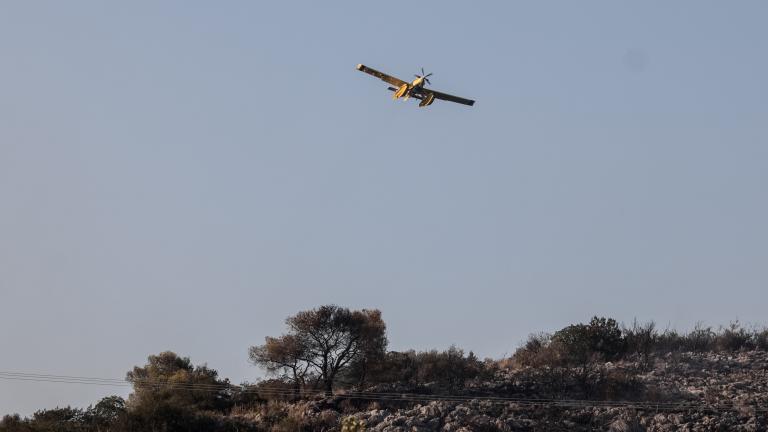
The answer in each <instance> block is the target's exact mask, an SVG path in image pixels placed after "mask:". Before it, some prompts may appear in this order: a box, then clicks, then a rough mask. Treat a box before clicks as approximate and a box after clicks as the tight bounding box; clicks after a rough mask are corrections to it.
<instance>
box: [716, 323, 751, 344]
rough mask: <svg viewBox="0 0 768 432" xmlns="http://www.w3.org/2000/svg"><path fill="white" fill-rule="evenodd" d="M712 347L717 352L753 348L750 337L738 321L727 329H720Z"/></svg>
mask: <svg viewBox="0 0 768 432" xmlns="http://www.w3.org/2000/svg"><path fill="white" fill-rule="evenodd" d="M714 345H715V347H716V349H718V350H719V351H738V350H741V349H751V348H753V347H754V343H753V341H752V335H751V334H749V332H748V331H747V330H746V329H744V328H743V327H741V325H740V324H739V322H738V321H733V322H731V324H730V325H729V326H728V327H727V328H725V329H722V331H721V332H720V334H718V335H717V336H715V338H714Z"/></svg>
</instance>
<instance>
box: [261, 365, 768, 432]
mask: <svg viewBox="0 0 768 432" xmlns="http://www.w3.org/2000/svg"><path fill="white" fill-rule="evenodd" d="M616 377H621V378H620V381H619V378H616ZM553 379H564V380H565V382H564V384H565V385H566V387H568V388H571V385H574V386H576V385H577V384H576V383H573V382H570V380H569V378H567V377H564V376H563V375H562V374H560V373H559V371H554V370H548V371H542V370H531V369H530V368H528V369H519V370H514V369H508V370H500V371H499V372H498V373H497V374H496V377H495V378H494V379H493V380H488V381H484V382H476V383H474V384H473V386H470V387H469V388H468V389H467V390H466V392H464V393H465V394H464V395H461V396H457V397H454V398H453V400H437V401H428V400H424V401H420V402H408V401H403V400H396V401H378V402H376V401H370V400H368V401H367V402H366V404H368V406H367V407H364V408H359V409H358V408H355V406H359V405H360V404H361V403H362V402H361V400H360V399H352V400H354V401H355V402H354V404H351V403H350V402H351V401H352V400H348V399H345V398H344V397H340V396H337V397H334V398H330V399H322V400H316V401H313V402H309V403H307V404H304V405H302V406H301V409H298V410H297V408H298V406H294V407H293V409H291V410H289V411H287V412H286V415H287V416H293V418H294V421H293V422H291V423H292V424H295V425H296V426H299V425H301V426H299V427H309V428H310V429H315V430H322V429H326V430H330V429H336V430H338V428H339V426H338V424H339V419H340V418H342V417H344V416H351V417H353V418H355V419H357V420H359V421H360V422H361V423H363V424H364V425H365V428H366V430H373V431H382V432H400V431H402V432H405V431H424V432H426V431H446V432H450V431H455V432H458V431H538V430H554V431H574V430H584V431H587V430H609V431H764V430H767V428H768V413H767V412H766V411H768V353H766V352H763V351H751V352H741V353H733V354H721V353H677V354H668V355H666V356H663V357H662V358H660V359H657V360H656V361H655V364H654V365H653V366H652V367H651V368H650V370H642V368H640V365H639V363H636V362H630V361H623V362H617V363H604V364H599V365H593V367H592V368H591V370H590V371H588V372H587V377H586V381H587V382H590V383H591V384H590V385H591V386H592V387H591V388H592V389H597V390H600V389H601V385H606V384H607V383H613V384H616V383H620V384H622V385H626V388H623V389H624V390H627V391H628V392H627V393H625V394H613V395H607V394H605V393H603V394H601V395H599V396H601V397H600V398H592V399H591V400H584V399H573V398H571V397H568V395H565V396H563V395H562V394H560V395H557V394H554V393H552V392H551V390H552V388H551V385H552V380H553ZM578 380H579V379H578V378H577V379H576V380H575V381H578ZM599 380H604V381H605V382H603V383H600V382H599ZM612 380H613V381H612ZM582 382H583V381H582ZM560 383H561V384H562V383H563V382H560ZM375 390H384V389H381V388H379V389H375ZM572 390H573V392H577V389H576V388H575V387H574V388H572ZM601 391H604V389H603V390H601ZM472 394H474V396H473V395H472ZM481 394H483V395H484V396H480V395H481ZM582 396H583V395H582ZM594 396H598V395H594ZM606 396H608V397H607V398H606ZM358 397H359V396H358ZM408 397H411V398H413V397H414V396H408ZM425 398H428V397H427V396H425ZM402 399H407V397H403V398H402ZM403 405H405V406H403ZM246 417H248V416H246ZM250 420H252V421H255V422H260V421H264V420H266V419H265V418H264V417H263V416H261V415H259V416H256V417H251V418H250ZM313 425H314V427H313ZM265 426H266V425H265Z"/></svg>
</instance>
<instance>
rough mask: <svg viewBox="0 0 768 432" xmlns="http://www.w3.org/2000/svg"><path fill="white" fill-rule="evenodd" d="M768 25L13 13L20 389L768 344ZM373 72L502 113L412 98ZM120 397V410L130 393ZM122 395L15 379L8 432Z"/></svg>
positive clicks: (0, 138)
mask: <svg viewBox="0 0 768 432" xmlns="http://www.w3.org/2000/svg"><path fill="white" fill-rule="evenodd" d="M766 16H768V3H766V2H762V1H753V2H749V1H740V2H708V1H698V0H697V1H680V2H666V1H657V2H653V1H644V2H634V3H631V2H615V1H601V2H589V1H585V2H570V1H562V2H555V1H552V2H539V1H535V2H534V1H530V2H525V3H523V2H502V1H499V2H485V3H483V2H444V1H440V2H437V1H435V2H430V1H419V2H413V1H408V2H397V1H395V2H361V1H348V2H314V1H313V2H310V1H307V2H289V1H281V2H271V5H268V3H267V2H245V1H243V2H234V1H233V2H193V1H183V2H182V1H178V2H174V1H167V2H155V1H131V2H122V3H117V2H101V1H93V2H85V1H68V2H58V1H49V2H44V1H35V2H26V1H15V2H13V1H7V2H2V3H1V4H0V294H1V295H0V304H2V309H0V347H2V348H0V349H1V350H2V352H0V370H2V371H22V372H42V373H51V374H61V375H82V376H96V377H107V378H122V377H124V375H125V372H126V371H127V370H129V369H130V368H131V367H132V366H134V365H137V364H143V363H144V362H145V360H146V357H147V356H148V355H149V354H153V353H157V352H160V351H163V350H174V351H176V352H178V353H179V354H181V355H185V356H190V357H191V359H192V361H193V362H194V363H203V362H207V363H208V365H209V366H211V367H213V368H215V369H218V370H219V371H220V372H221V374H222V375H224V376H226V377H229V378H231V379H232V380H233V381H234V382H240V381H242V380H254V379H256V378H258V377H259V376H260V375H261V372H260V371H259V370H258V369H257V368H256V367H254V366H251V365H249V364H248V361H247V349H248V346H250V345H253V344H257V343H261V342H262V341H263V339H264V336H267V335H278V334H279V333H280V332H281V331H282V330H283V320H284V318H285V317H286V316H288V315H290V314H292V313H295V312H297V311H299V310H302V309H306V308H311V307H314V306H318V305H321V304H325V303H336V304H340V305H344V306H349V307H353V308H363V307H366V308H379V309H381V310H382V311H383V314H384V319H385V321H386V322H387V325H388V334H389V338H390V341H391V343H390V348H391V349H396V350H399V349H407V348H416V349H428V348H446V347H448V346H449V345H451V344H456V345H458V346H460V347H463V348H465V349H467V350H474V351H475V352H476V353H477V354H478V355H480V356H492V357H500V356H502V355H504V354H505V353H511V352H512V351H513V350H514V348H515V347H516V346H517V345H518V344H519V343H520V342H521V341H522V340H523V339H524V338H525V337H526V335H527V334H528V333H530V332H534V331H541V330H546V331H551V330H555V329H558V328H560V327H563V326H564V325H566V324H569V323H573V322H579V321H585V320H588V319H589V317H590V316H592V315H595V314H598V315H608V316H613V317H615V318H617V319H618V320H620V321H625V322H629V321H631V320H632V319H633V318H635V317H637V318H639V319H641V320H647V319H654V320H656V321H658V322H659V323H660V324H661V326H662V327H663V326H666V325H667V324H669V325H671V326H675V327H677V328H680V329H686V328H690V327H691V326H692V325H693V324H694V323H695V322H697V321H704V322H706V323H708V324H712V325H718V324H727V323H728V322H729V321H730V320H733V319H740V320H741V321H742V322H746V323H755V324H767V323H768V322H766V321H768V319H767V318H766V314H765V312H766V306H768V289H767V288H768V286H766V285H768V227H766V221H768V199H766V198H768V196H767V195H768V194H767V193H766V192H767V190H768V188H767V186H768V145H767V144H768V84H766V81H767V79H768V26H766V25H765V19H766ZM357 63H364V64H366V65H369V66H371V67H375V68H379V69H381V70H384V71H386V72H389V73H392V74H394V75H397V76H401V77H403V78H409V77H412V76H413V74H414V73H416V72H418V70H419V68H420V67H422V66H423V67H424V68H425V69H426V70H427V71H428V72H434V76H433V77H431V80H432V83H433V86H434V87H435V88H436V89H438V90H442V91H446V92H449V93H453V94H457V95H459V96H464V97H469V98H473V99H476V100H477V104H476V105H475V106H474V107H471V108H470V107H465V106H462V105H456V104H449V103H444V102H440V101H437V102H436V103H435V104H434V105H432V106H431V107H430V108H428V109H418V108H417V106H416V105H417V104H416V102H414V101H408V102H401V101H398V102H393V101H392V100H391V99H390V94H389V92H388V91H387V90H386V85H385V84H384V83H382V82H381V81H378V80H376V79H374V78H372V77H370V76H367V75H365V74H362V73H360V72H358V71H356V70H355V65H356V64H357ZM118 391H119V392H121V394H125V392H123V391H122V390H120V389H118ZM114 392H115V389H112V388H103V387H90V386H77V385H66V384H39V383H22V382H10V381H0V414H2V413H7V412H20V413H22V414H29V413H31V412H32V411H34V410H35V409H37V408H44V407H54V406H56V405H67V404H73V405H77V406H84V405H87V404H89V403H92V402H95V401H97V400H98V398H100V397H102V396H105V395H108V394H112V393H114Z"/></svg>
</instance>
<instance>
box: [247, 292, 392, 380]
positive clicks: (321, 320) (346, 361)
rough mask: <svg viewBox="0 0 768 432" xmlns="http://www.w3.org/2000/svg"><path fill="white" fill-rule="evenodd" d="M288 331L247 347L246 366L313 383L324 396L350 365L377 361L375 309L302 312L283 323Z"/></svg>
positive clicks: (381, 341)
mask: <svg viewBox="0 0 768 432" xmlns="http://www.w3.org/2000/svg"><path fill="white" fill-rule="evenodd" d="M285 323H286V325H287V327H288V332H287V333H286V334H284V335H283V336H280V337H277V338H273V337H267V338H266V341H265V342H266V343H265V344H264V345H259V346H253V347H251V348H250V351H249V354H250V358H251V361H252V362H253V363H254V364H256V365H259V366H262V367H264V368H265V369H266V370H267V371H268V372H271V373H274V374H280V375H281V376H282V377H283V378H285V379H287V380H290V381H292V382H293V383H294V389H299V388H300V387H301V386H302V385H304V384H305V381H306V379H307V378H308V377H311V378H313V385H314V386H315V387H317V386H322V388H323V389H324V390H325V392H326V394H330V393H331V391H332V390H333V386H334V384H335V383H336V382H337V380H338V378H339V377H340V376H341V375H343V374H344V373H345V372H347V371H348V370H349V369H350V368H351V366H352V365H356V364H360V363H364V362H366V361H367V360H369V359H370V358H374V357H376V358H379V357H381V356H383V354H384V352H385V350H386V346H387V338H386V325H385V324H384V321H382V319H381V312H380V311H378V310H375V309H373V310H368V309H363V310H354V311H353V310H349V309H348V308H342V307H339V306H336V305H326V306H321V307H318V308H316V309H312V310H308V311H302V312H299V313H297V314H296V315H293V316H290V317H288V318H287V319H286V320H285Z"/></svg>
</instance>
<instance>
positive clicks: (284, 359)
mask: <svg viewBox="0 0 768 432" xmlns="http://www.w3.org/2000/svg"><path fill="white" fill-rule="evenodd" d="M306 349H307V347H306V346H305V345H304V344H303V343H302V341H301V340H299V338H298V337H296V335H291V334H289V335H284V336H281V337H278V338H273V337H267V338H266V343H265V344H264V345H259V346H252V347H251V348H250V349H249V351H248V354H249V357H250V359H251V361H252V362H253V363H254V364H256V365H258V366H262V367H264V368H265V369H266V370H267V372H269V373H271V374H273V375H277V376H278V377H279V378H280V379H282V380H286V381H290V382H292V383H293V393H294V397H298V396H299V393H300V392H301V388H302V387H303V386H304V384H305V379H306V377H307V373H308V372H309V368H310V366H311V364H310V363H309V362H307V361H305V360H303V359H304V358H305V357H306V356H307V352H306Z"/></svg>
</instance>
